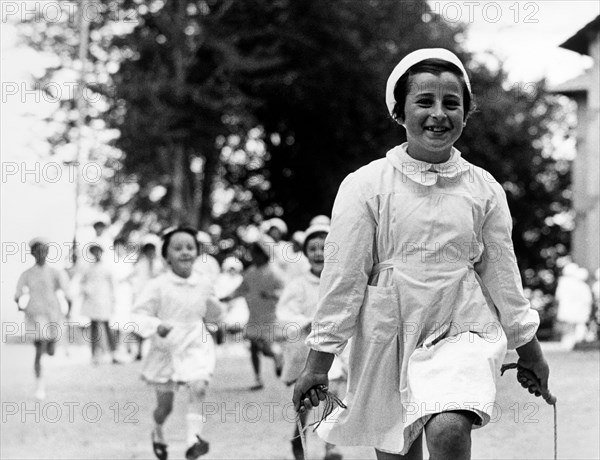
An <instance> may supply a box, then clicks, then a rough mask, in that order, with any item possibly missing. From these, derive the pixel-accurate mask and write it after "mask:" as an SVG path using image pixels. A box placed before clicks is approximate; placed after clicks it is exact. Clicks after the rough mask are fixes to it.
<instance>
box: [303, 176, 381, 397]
mask: <svg viewBox="0 0 600 460" xmlns="http://www.w3.org/2000/svg"><path fill="white" fill-rule="evenodd" d="M356 174H357V173H353V174H350V175H349V176H348V177H347V178H346V179H345V180H344V181H343V182H342V185H340V190H339V191H338V195H337V197H336V199H335V203H334V205H333V213H332V220H331V232H330V233H329V235H328V236H327V239H326V241H325V253H326V254H328V257H327V258H326V260H325V268H324V269H323V273H322V274H321V282H320V288H319V291H320V292H319V303H318V305H317V312H316V314H315V318H314V320H313V328H312V331H311V333H310V335H309V336H308V338H307V339H306V343H307V345H308V346H309V347H310V348H311V351H310V354H309V356H308V359H307V363H306V366H305V368H304V370H303V371H302V374H301V375H300V377H299V378H298V380H297V382H296V385H295V386H294V397H293V400H294V404H295V406H296V408H297V409H298V408H300V403H301V402H302V403H303V405H304V406H305V407H307V408H310V407H311V406H316V405H318V404H319V401H322V400H324V398H325V393H324V392H323V391H322V390H319V389H315V388H313V387H315V386H316V385H327V382H328V379H327V372H328V371H329V369H330V368H331V364H332V363H333V358H334V355H338V354H340V353H341V352H342V351H343V350H344V348H345V347H346V345H347V343H348V340H349V339H350V337H351V336H352V335H353V334H354V331H355V329H356V321H357V317H358V314H359V312H360V309H361V306H362V303H363V300H364V296H365V290H366V288H367V283H368V280H369V276H370V274H371V271H372V269H373V247H374V246H375V237H376V235H375V232H376V228H377V222H376V220H375V217H374V215H373V213H371V211H370V209H369V206H368V203H367V199H368V198H367V197H366V196H365V194H364V193H363V191H362V190H361V187H360V185H361V184H360V183H359V181H358V177H357V175H356ZM328 248H333V250H329V252H328ZM303 395H308V399H303ZM301 399H303V400H302V401H301Z"/></svg>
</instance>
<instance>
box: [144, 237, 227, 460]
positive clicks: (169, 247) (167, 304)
mask: <svg viewBox="0 0 600 460" xmlns="http://www.w3.org/2000/svg"><path fill="white" fill-rule="evenodd" d="M198 252H199V244H198V241H197V240H196V230H194V229H190V228H184V227H180V228H176V229H174V230H171V231H168V232H167V233H166V234H165V235H164V236H163V245H162V249H161V253H162V256H163V257H164V259H165V260H166V262H167V264H168V267H169V270H168V271H167V272H166V273H163V274H162V275H160V276H158V277H157V278H155V279H153V280H151V281H149V282H148V284H147V285H146V287H145V288H144V290H143V291H142V293H141V294H140V296H139V297H138V299H137V300H136V303H135V306H134V309H133V319H134V320H135V321H136V322H137V326H138V330H139V334H140V335H141V336H142V337H151V346H150V350H149V351H148V356H146V358H145V360H144V367H143V371H142V378H143V379H144V380H146V381H147V382H148V383H150V385H152V386H153V387H154V388H155V391H156V399H157V407H156V409H155V410H154V422H155V426H154V430H153V431H152V447H153V450H154V453H155V455H156V457H157V458H158V459H159V460H166V459H167V444H166V441H165V438H164V434H163V424H164V422H165V421H166V419H167V417H168V416H169V414H170V413H171V411H172V410H173V399H174V396H175V390H176V389H177V388H178V387H179V386H185V387H186V388H187V389H188V390H189V395H190V402H189V406H188V413H187V416H186V421H187V439H186V441H187V445H188V448H187V451H186V459H187V460H192V459H195V458H198V457H199V456H201V455H204V454H205V453H207V452H208V442H206V441H205V440H203V439H202V438H201V437H200V435H201V434H202V429H203V426H204V424H205V422H206V418H205V416H204V415H203V413H202V406H203V401H204V399H205V396H206V390H207V387H208V384H209V382H210V380H211V378H212V375H213V372H214V368H215V345H214V341H213V338H212V336H211V334H210V332H209V331H208V329H207V327H206V324H205V321H209V322H213V323H218V322H219V321H220V319H221V317H222V314H223V310H222V305H221V304H220V303H219V301H218V300H217V299H216V298H215V297H214V295H213V292H212V283H211V280H210V279H203V278H201V277H200V275H198V274H197V273H195V272H194V271H193V269H192V268H193V264H194V261H195V260H196V258H197V257H198Z"/></svg>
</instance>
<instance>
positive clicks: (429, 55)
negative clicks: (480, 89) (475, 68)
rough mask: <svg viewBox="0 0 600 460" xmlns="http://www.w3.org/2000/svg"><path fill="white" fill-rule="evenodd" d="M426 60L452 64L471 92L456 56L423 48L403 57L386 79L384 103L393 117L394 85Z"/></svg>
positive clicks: (468, 82) (467, 79)
mask: <svg viewBox="0 0 600 460" xmlns="http://www.w3.org/2000/svg"><path fill="white" fill-rule="evenodd" d="M426 59H441V60H442V61H447V62H450V63H452V64H454V65H455V66H456V67H458V68H459V69H460V71H461V72H462V74H463V77H464V79H465V83H466V84H467V88H468V89H469V93H470V92H471V82H470V81H469V76H468V75H467V71H466V70H465V67H464V66H463V64H462V62H460V59H458V57H457V56H456V54H454V53H453V52H452V51H448V50H447V49H444V48H423V49H420V50H417V51H413V52H412V53H409V54H407V55H406V56H404V58H403V59H402V60H401V61H400V62H399V63H398V65H397V66H396V67H395V68H394V70H392V73H391V74H390V76H389V78H388V81H387V85H386V88H385V103H386V104H387V108H388V111H389V112H390V115H392V116H393V112H394V106H395V105H396V99H395V98H394V88H395V87H396V83H397V82H398V80H400V77H402V75H404V74H405V73H406V71H407V70H408V69H410V68H411V67H412V66H414V65H415V64H417V63H418V62H421V61H424V60H426Z"/></svg>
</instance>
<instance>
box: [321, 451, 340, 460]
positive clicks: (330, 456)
mask: <svg viewBox="0 0 600 460" xmlns="http://www.w3.org/2000/svg"><path fill="white" fill-rule="evenodd" d="M343 458H344V457H342V454H340V453H339V452H336V451H333V452H327V453H326V454H325V457H323V460H342V459H343Z"/></svg>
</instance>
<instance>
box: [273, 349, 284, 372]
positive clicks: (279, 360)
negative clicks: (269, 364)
mask: <svg viewBox="0 0 600 460" xmlns="http://www.w3.org/2000/svg"><path fill="white" fill-rule="evenodd" d="M273 360H274V361H275V375H276V376H277V377H281V371H282V370H283V356H281V355H279V354H276V355H275V357H274V358H273Z"/></svg>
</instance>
